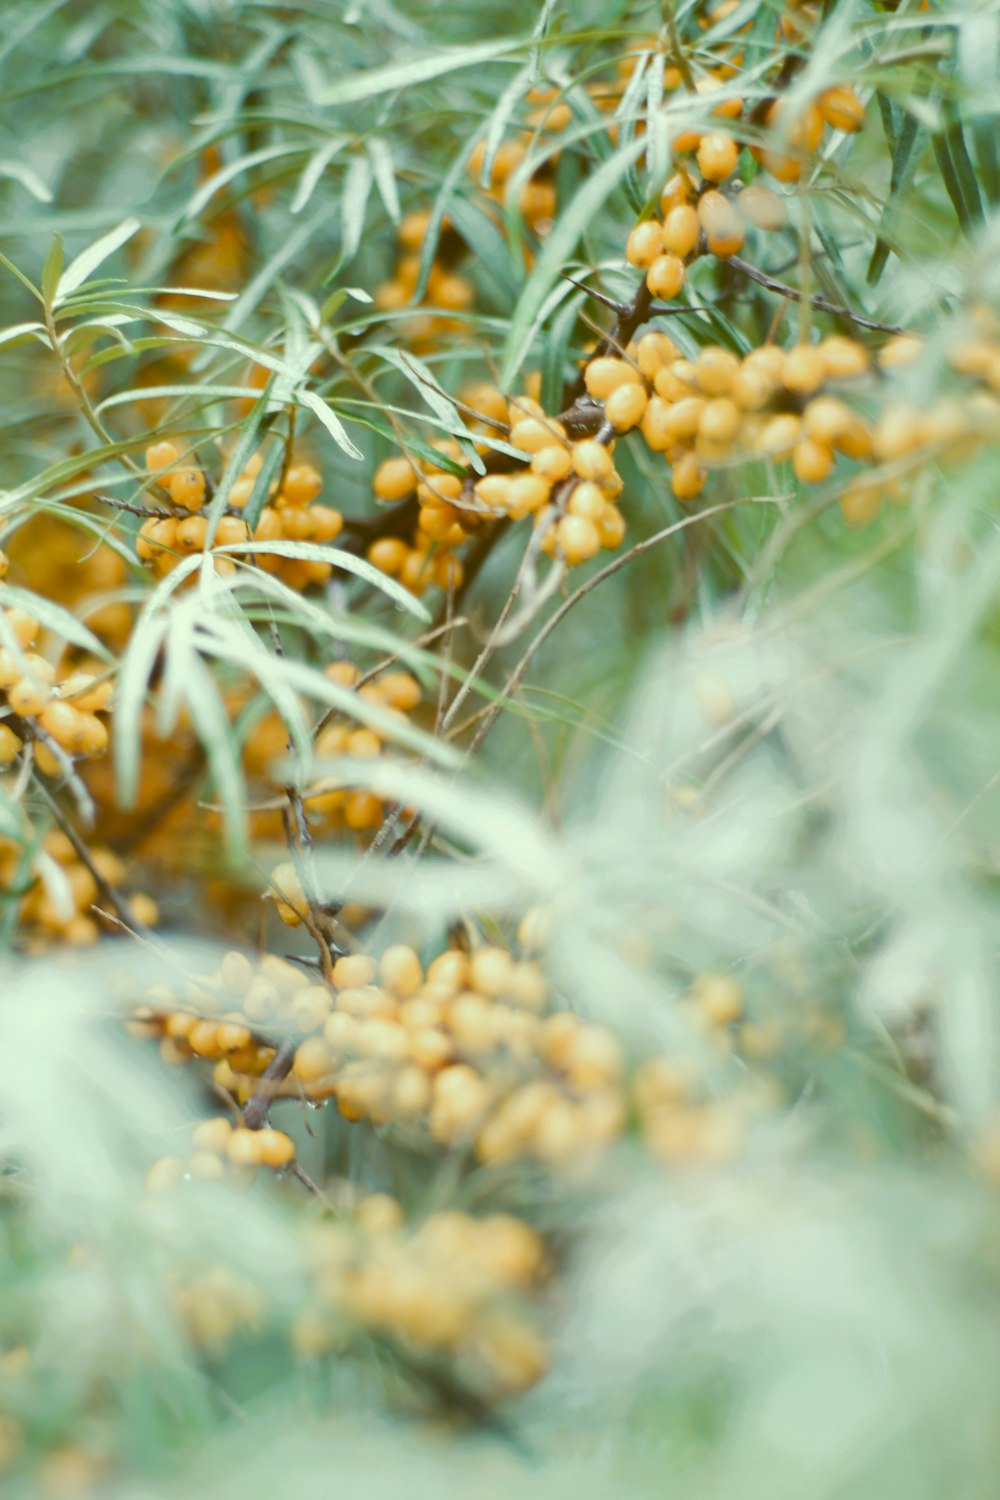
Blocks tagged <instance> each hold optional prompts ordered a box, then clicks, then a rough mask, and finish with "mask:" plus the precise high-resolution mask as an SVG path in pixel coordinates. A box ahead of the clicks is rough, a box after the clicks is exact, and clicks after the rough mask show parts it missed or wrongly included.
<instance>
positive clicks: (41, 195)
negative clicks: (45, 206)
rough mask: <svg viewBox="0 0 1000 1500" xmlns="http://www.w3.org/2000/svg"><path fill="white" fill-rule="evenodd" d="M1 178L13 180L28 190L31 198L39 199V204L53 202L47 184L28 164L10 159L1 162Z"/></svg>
mask: <svg viewBox="0 0 1000 1500" xmlns="http://www.w3.org/2000/svg"><path fill="white" fill-rule="evenodd" d="M0 177H11V178H13V180H14V181H15V182H19V183H20V184H21V186H22V187H23V188H27V190H28V192H29V193H30V194H31V196H32V197H33V198H37V199H38V201H39V203H51V202H52V194H51V193H50V192H49V190H48V188H47V187H46V186H45V183H44V182H43V181H42V179H41V178H40V177H39V175H38V173H37V172H34V171H32V169H31V167H29V166H28V165H27V163H26V162H23V161H12V160H11V159H10V158H9V157H6V158H5V159H4V160H3V161H0Z"/></svg>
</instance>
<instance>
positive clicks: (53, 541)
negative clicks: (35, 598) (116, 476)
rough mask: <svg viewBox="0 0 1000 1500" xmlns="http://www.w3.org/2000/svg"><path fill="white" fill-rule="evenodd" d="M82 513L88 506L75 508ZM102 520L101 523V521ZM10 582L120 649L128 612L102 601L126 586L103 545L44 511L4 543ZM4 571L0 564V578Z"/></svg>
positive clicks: (119, 564) (121, 569)
mask: <svg viewBox="0 0 1000 1500" xmlns="http://www.w3.org/2000/svg"><path fill="white" fill-rule="evenodd" d="M80 508H81V509H86V510H87V511H88V512H89V511H90V508H91V502H85V503H83V504H81V507H80ZM102 519H103V518H102ZM7 547H8V550H9V554H10V581H11V583H16V584H17V585H18V586H19V587H22V588H23V587H28V588H30V589H31V591H32V592H33V593H35V594H39V595H41V596H42V598H45V599H52V600H54V601H55V602H56V603H57V604H60V605H62V607H63V608H64V609H68V610H70V611H72V612H73V613H74V614H75V615H77V617H78V618H79V619H82V620H83V621H84V622H85V623H86V625H87V627H88V629H90V630H92V631H93V632H94V634H95V635H96V636H98V637H99V639H100V640H102V641H104V642H105V644H106V645H108V646H110V647H111V648H112V649H113V650H117V651H120V650H122V649H123V647H124V646H125V644H126V642H127V640H128V637H129V632H130V630H131V628H132V606H131V605H129V604H127V603H126V602H125V601H124V600H122V599H108V598H107V597H106V596H107V595H109V594H112V593H113V592H114V591H116V590H119V589H121V588H123V587H124V586H125V584H126V583H127V581H128V565H127V563H126V562H125V559H124V558H123V557H122V556H121V555H120V554H119V553H118V552H116V551H115V550H114V549H113V548H112V547H109V546H108V545H107V543H104V542H102V543H99V544H98V545H96V546H95V544H94V538H93V536H92V535H91V534H89V533H87V532H83V531H81V530H80V529H79V528H78V527H77V526H73V525H70V524H69V523H68V522H66V521H63V520H62V519H60V518H59V517H58V516H54V515H52V514H50V513H48V512H46V511H41V512H39V513H38V514H36V515H34V516H33V517H32V518H31V519H30V520H29V521H28V522H27V524H26V525H24V526H21V527H20V528H19V529H18V530H17V531H16V532H15V533H14V534H13V535H12V536H11V537H10V539H9V541H8V543H7ZM6 575H7V566H6V565H5V564H0V577H4V576H6Z"/></svg>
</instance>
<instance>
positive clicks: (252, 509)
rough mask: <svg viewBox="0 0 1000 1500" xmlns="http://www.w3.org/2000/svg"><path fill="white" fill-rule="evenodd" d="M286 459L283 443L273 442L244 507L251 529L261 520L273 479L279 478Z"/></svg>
mask: <svg viewBox="0 0 1000 1500" xmlns="http://www.w3.org/2000/svg"><path fill="white" fill-rule="evenodd" d="M284 460H285V449H284V445H283V444H282V443H272V444H271V446H270V448H269V449H268V453H267V457H266V458H265V459H264V462H263V463H262V464H261V467H260V473H259V474H258V475H257V478H256V479H255V480H254V482H253V489H252V490H251V491H250V499H249V500H248V501H247V503H246V505H244V507H243V511H242V515H243V519H244V521H246V523H247V525H248V526H249V527H250V529H251V531H252V530H253V528H254V527H255V526H256V524H257V522H258V521H259V520H260V513H261V511H262V510H263V509H264V506H265V505H266V504H267V500H268V494H269V492H270V489H271V481H272V480H273V479H277V477H278V474H279V473H280V471H281V466H282V464H283V463H284Z"/></svg>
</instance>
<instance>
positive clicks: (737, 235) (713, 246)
mask: <svg viewBox="0 0 1000 1500" xmlns="http://www.w3.org/2000/svg"><path fill="white" fill-rule="evenodd" d="M698 219H699V222H700V223H701V227H702V229H703V230H704V233H705V243H706V244H707V245H708V248H709V250H710V251H711V253H712V254H713V255H717V256H720V257H722V258H725V257H726V256H727V255H735V254H736V253H737V251H738V250H740V248H741V247H742V245H743V241H744V239H745V237H746V233H745V230H744V228H743V220H742V219H741V218H740V216H739V214H738V213H737V211H736V209H735V208H734V206H733V205H732V203H730V201H729V199H728V198H726V197H724V196H723V195H722V193H718V192H716V191H715V190H714V189H712V190H710V191H709V192H707V193H703V194H702V196H701V198H700V199H699V200H698Z"/></svg>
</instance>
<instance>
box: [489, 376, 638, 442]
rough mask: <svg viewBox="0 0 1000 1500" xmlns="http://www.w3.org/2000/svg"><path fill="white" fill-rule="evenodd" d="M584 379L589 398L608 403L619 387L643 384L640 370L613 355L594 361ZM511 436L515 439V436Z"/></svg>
mask: <svg viewBox="0 0 1000 1500" xmlns="http://www.w3.org/2000/svg"><path fill="white" fill-rule="evenodd" d="M583 379H584V384H585V386H586V387H587V394H588V396H593V398H594V400H595V401H606V400H607V398H608V397H609V396H610V395H611V393H612V391H616V390H617V389H618V387H619V386H622V385H637V384H641V383H642V376H641V375H640V373H639V371H638V370H636V369H633V367H632V366H631V365H630V364H629V363H628V361H627V360H624V359H618V358H616V357H615V356H613V355H603V356H601V357H600V358H599V359H592V360H591V361H590V364H589V365H588V366H587V368H586V370H585V371H584V374H583ZM517 430H518V429H517V428H515V429H514V431H515V432H516V431H517ZM511 436H512V437H513V434H511ZM519 446H520V445H519Z"/></svg>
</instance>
